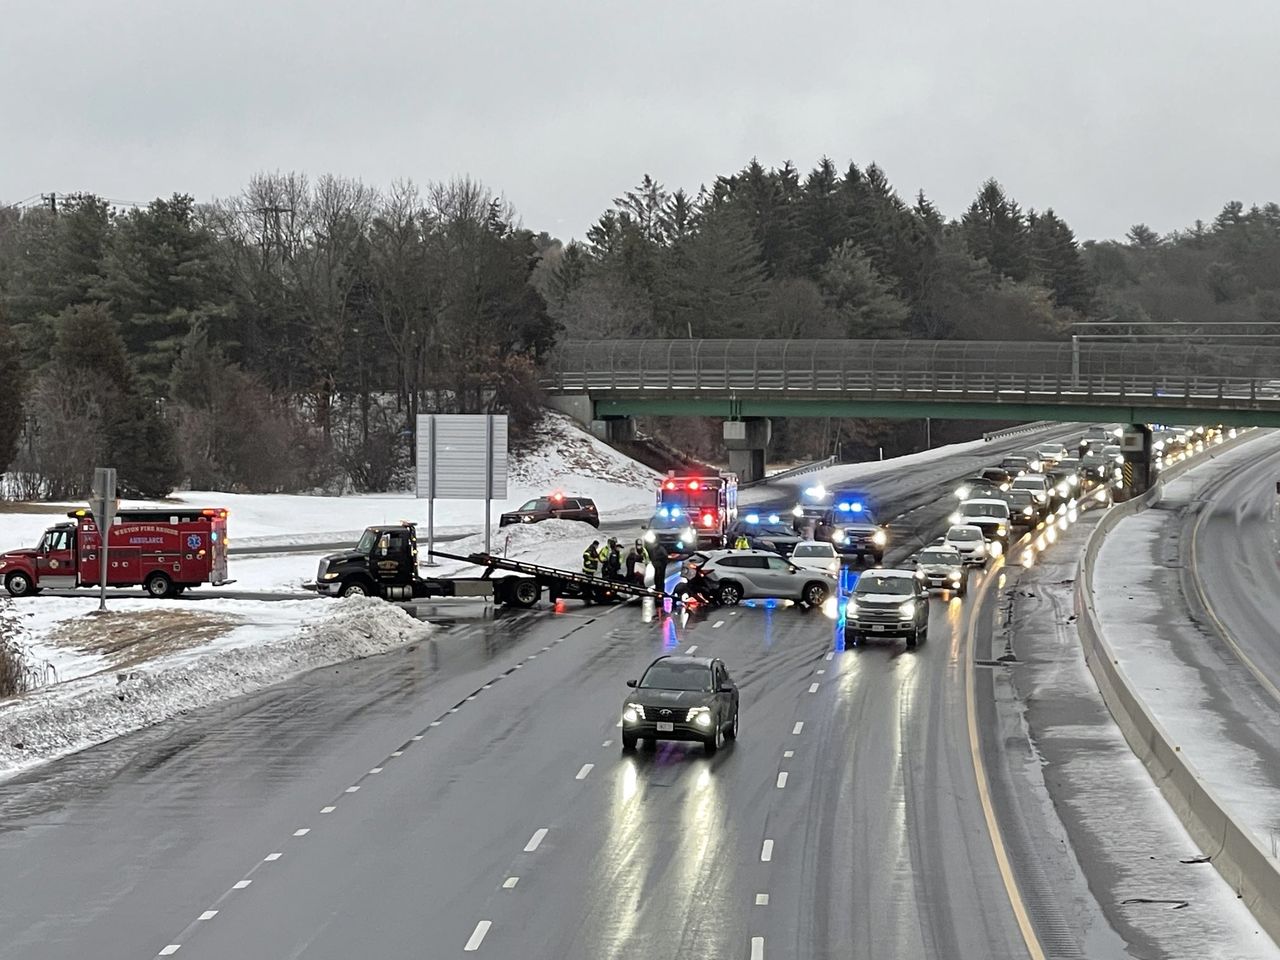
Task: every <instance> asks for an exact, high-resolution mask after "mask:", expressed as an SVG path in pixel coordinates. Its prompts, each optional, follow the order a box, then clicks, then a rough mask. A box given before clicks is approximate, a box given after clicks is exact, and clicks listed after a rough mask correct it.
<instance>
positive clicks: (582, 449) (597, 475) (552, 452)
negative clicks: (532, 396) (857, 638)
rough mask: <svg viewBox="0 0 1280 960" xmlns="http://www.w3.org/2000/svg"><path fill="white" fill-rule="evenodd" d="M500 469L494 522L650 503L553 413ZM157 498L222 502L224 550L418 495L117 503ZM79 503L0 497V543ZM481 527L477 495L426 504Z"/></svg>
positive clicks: (629, 472)
mask: <svg viewBox="0 0 1280 960" xmlns="http://www.w3.org/2000/svg"><path fill="white" fill-rule="evenodd" d="M509 469H510V473H509V476H508V484H507V492H508V494H509V496H508V497H507V499H506V500H505V501H494V503H493V506H492V521H493V523H495V524H496V523H497V520H498V515H499V514H500V513H502V512H503V511H506V510H514V509H516V508H517V507H519V506H520V505H521V504H523V503H524V502H525V501H526V500H530V499H532V498H534V497H539V496H546V495H547V494H548V493H552V492H554V491H560V492H562V493H564V494H565V495H567V496H574V495H578V496H584V497H591V498H592V499H593V500H595V502H596V505H597V507H598V508H599V510H600V514H601V516H602V517H605V518H608V519H641V518H643V517H646V516H648V514H649V511H650V510H651V509H652V507H653V492H654V490H655V489H656V486H657V481H658V477H659V475H658V474H657V473H656V472H654V471H653V470H651V469H649V468H648V467H646V466H645V465H644V464H642V463H639V462H637V461H635V460H632V459H631V458H630V457H628V456H626V455H625V454H622V453H619V452H618V451H617V450H615V449H613V448H612V447H610V446H609V445H608V444H606V443H602V442H601V441H599V440H597V439H596V438H595V437H593V436H592V435H591V434H590V433H588V432H586V431H585V430H583V429H582V428H581V427H579V426H578V425H577V424H576V423H574V422H573V420H571V419H570V418H569V417H566V416H564V415H563V414H560V413H547V415H546V416H545V417H544V418H543V420H542V422H541V423H540V424H539V425H538V427H537V428H536V432H535V437H534V439H533V442H532V443H531V444H530V445H529V449H528V451H527V452H525V453H523V454H521V455H520V456H514V455H513V456H512V457H511V459H510V464H509ZM482 493H483V491H482ZM166 503H167V504H173V503H180V504H185V505H190V506H197V507H207V506H220V507H226V508H227V509H228V510H230V517H229V519H228V533H229V535H230V542H231V544H232V546H233V547H246V546H287V545H290V544H295V543H297V544H305V543H330V542H335V543H337V542H344V541H354V540H355V538H356V537H357V536H359V533H360V531H361V530H363V529H364V528H365V527H367V526H370V525H372V524H383V523H397V522H399V521H400V520H412V521H415V522H417V523H418V524H421V525H425V524H426V522H427V502H426V501H425V500H420V499H418V498H417V497H415V496H414V495H413V493H412V491H408V492H401V493H382V494H361V495H355V496H347V497H321V496H305V495H295V494H237V493H224V492H220V491H216V490H191V491H183V492H179V493H175V494H174V495H173V497H171V498H170V499H169V500H168V501H165V502H159V501H141V500H138V501H135V500H127V501H124V502H123V504H122V506H125V507H162V506H165V505H166ZM80 506H84V504H83V503H75V504H70V503H69V504H61V505H59V504H29V505H28V504H18V505H8V506H6V505H4V504H0V550H5V549H10V548H13V547H20V546H34V545H35V543H36V541H37V540H39V539H40V534H41V533H43V532H44V531H45V530H46V529H47V528H48V527H50V526H52V525H53V524H55V523H57V522H59V521H61V520H65V519H66V511H67V510H69V509H71V508H72V507H80ZM483 524H484V501H483V500H437V501H436V507H435V525H436V530H437V531H439V532H441V533H445V532H451V533H467V532H470V531H472V530H479V529H481V527H482V525H483ZM233 576H234V574H233Z"/></svg>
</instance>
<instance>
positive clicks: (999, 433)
mask: <svg viewBox="0 0 1280 960" xmlns="http://www.w3.org/2000/svg"><path fill="white" fill-rule="evenodd" d="M1059 426H1061V424H1060V423H1056V422H1054V421H1052V420H1037V421H1035V423H1022V424H1019V425H1018V426H1016V427H1005V428H1004V429H1003V430H992V431H991V432H990V433H984V434H983V435H982V439H983V440H985V441H987V443H990V442H991V441H993V440H1007V439H1009V438H1010V437H1021V436H1023V435H1024V434H1028V433H1035V432H1036V431H1037V430H1046V429H1048V428H1050V427H1059Z"/></svg>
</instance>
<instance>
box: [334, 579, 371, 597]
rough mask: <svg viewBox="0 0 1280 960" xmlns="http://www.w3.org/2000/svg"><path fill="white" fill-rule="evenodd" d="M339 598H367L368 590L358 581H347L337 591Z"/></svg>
mask: <svg viewBox="0 0 1280 960" xmlns="http://www.w3.org/2000/svg"><path fill="white" fill-rule="evenodd" d="M338 596H340V597H367V596H369V588H368V587H366V586H365V585H364V584H363V583H362V582H361V581H359V580H348V581H347V582H346V583H344V584H343V585H342V589H341V590H339V591H338Z"/></svg>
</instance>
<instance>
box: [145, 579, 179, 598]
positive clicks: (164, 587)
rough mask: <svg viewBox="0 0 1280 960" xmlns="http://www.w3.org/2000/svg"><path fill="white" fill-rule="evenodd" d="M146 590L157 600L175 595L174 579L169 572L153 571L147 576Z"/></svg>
mask: <svg viewBox="0 0 1280 960" xmlns="http://www.w3.org/2000/svg"><path fill="white" fill-rule="evenodd" d="M146 590H147V595H148V596H151V597H155V598H156V599H157V600H160V599H163V598H164V597H172V596H174V590H173V581H172V580H170V579H169V575H168V574H167V573H153V574H152V575H151V576H149V577H147V583H146Z"/></svg>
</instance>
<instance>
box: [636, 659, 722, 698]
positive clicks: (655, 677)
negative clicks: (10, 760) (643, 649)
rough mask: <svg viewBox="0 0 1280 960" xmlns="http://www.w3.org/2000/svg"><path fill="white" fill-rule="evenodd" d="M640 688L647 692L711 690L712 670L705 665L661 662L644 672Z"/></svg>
mask: <svg viewBox="0 0 1280 960" xmlns="http://www.w3.org/2000/svg"><path fill="white" fill-rule="evenodd" d="M640 686H641V687H642V688H644V689H646V690H701V691H704V692H706V691H709V690H710V689H711V670H710V668H708V667H707V665H706V664H705V663H670V662H667V661H665V660H660V661H658V662H657V663H655V664H654V665H653V666H651V667H650V668H649V669H648V670H646V671H645V672H644V677H643V678H642V679H641V681H640Z"/></svg>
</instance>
